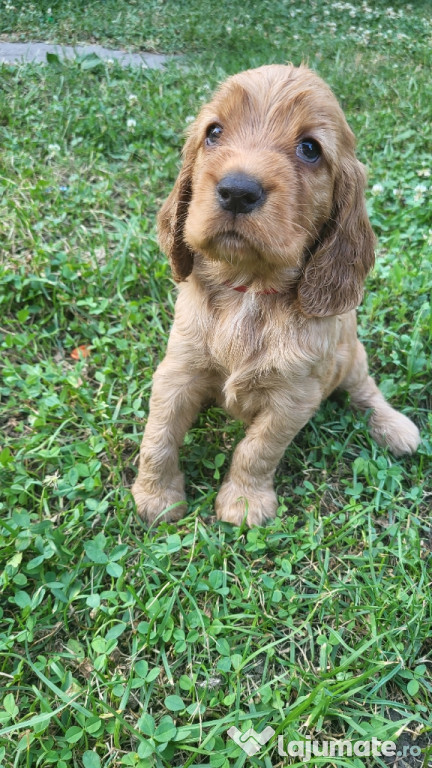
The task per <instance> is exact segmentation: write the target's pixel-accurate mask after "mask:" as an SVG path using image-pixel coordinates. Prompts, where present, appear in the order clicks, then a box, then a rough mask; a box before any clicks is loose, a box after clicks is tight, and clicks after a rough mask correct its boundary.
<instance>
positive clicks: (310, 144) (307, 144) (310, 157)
mask: <svg viewBox="0 0 432 768" xmlns="http://www.w3.org/2000/svg"><path fill="white" fill-rule="evenodd" d="M296 155H297V157H299V158H300V160H305V161H306V163H316V162H317V161H318V160H319V159H320V157H321V147H320V145H319V144H318V142H317V141H315V139H303V141H301V142H300V144H297V148H296Z"/></svg>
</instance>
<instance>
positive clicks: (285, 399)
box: [132, 65, 420, 526]
mask: <svg viewBox="0 0 432 768" xmlns="http://www.w3.org/2000/svg"><path fill="white" fill-rule="evenodd" d="M354 146H355V140H354V136H353V134H352V132H351V130H350V128H349V127H348V125H347V122H346V120H345V118H344V115H343V112H342V110H341V108H340V107H339V104H338V102H337V100H336V98H335V97H334V95H333V94H332V92H331V91H330V89H329V88H328V87H327V86H326V85H325V83H324V82H323V81H322V80H321V79H320V78H319V77H318V76H317V75H316V74H315V73H314V72H312V71H310V70H309V69H307V68H306V67H299V68H296V67H292V66H279V65H274V66H273V65H272V66H264V67H260V68H259V69H253V70H248V71H246V72H241V73H240V74H237V75H235V76H234V77H230V78H229V79H228V80H227V81H226V82H225V83H224V84H223V85H222V86H221V88H220V89H219V90H218V91H217V93H216V95H215V96H214V98H213V100H212V101H211V102H210V103H209V104H207V105H206V106H204V107H203V108H202V110H201V112H200V114H199V115H198V118H197V119H196V120H195V122H194V123H193V125H192V126H191V128H190V130H189V135H188V138H187V141H186V145H185V147H184V152H183V165H182V168H181V170H180V173H179V175H178V178H177V181H176V182H175V185H174V188H173V190H172V192H171V194H170V195H169V197H168V199H167V200H166V202H165V204H164V205H163V207H162V210H161V211H160V214H159V218H158V224H159V237H160V243H161V246H162V248H163V249H164V251H165V252H166V253H167V255H168V256H169V259H170V261H171V267H172V272H173V275H174V278H175V280H176V281H177V282H179V283H180V289H179V295H178V299H177V303H176V310H175V318H174V324H173V327H172V331H171V335H170V338H169V342H168V349H167V353H166V357H165V359H164V360H163V362H162V363H161V364H160V365H159V367H158V369H157V371H156V373H155V375H154V380H153V391H152V396H151V400H150V413H149V417H148V421H147V426H146V429H145V433H144V438H143V441H142V445H141V453H140V464H139V472H138V476H137V479H136V482H135V483H134V485H133V488H132V492H133V495H134V497H135V501H136V504H137V508H138V512H139V514H140V515H141V517H143V518H144V519H145V520H147V521H148V523H153V522H154V521H155V520H156V519H157V520H161V519H165V520H177V519H179V518H180V517H182V516H183V515H184V514H185V511H186V502H185V491H184V479H183V475H182V474H181V472H180V470H179V465H178V450H179V446H180V445H181V444H182V442H183V439H184V436H185V433H186V431H187V429H188V428H189V427H190V426H191V424H192V423H193V421H194V419H195V417H196V416H197V413H198V412H199V410H200V409H201V408H202V407H203V405H204V404H205V403H207V402H209V401H215V402H216V403H218V404H220V405H222V406H223V407H224V408H225V409H226V410H227V411H228V413H229V414H231V415H232V416H233V417H234V418H236V419H241V420H242V421H243V422H244V423H245V424H246V425H247V430H246V436H245V437H244V438H243V440H241V442H240V443H239V444H238V446H237V448H236V450H235V452H234V456H233V459H232V464H231V468H230V470H229V472H228V474H227V476H226V477H225V479H224V481H223V483H222V487H221V488H220V490H219V493H218V496H217V499H216V513H217V517H218V518H219V519H220V520H225V521H228V522H230V523H234V524H236V525H238V524H240V523H241V522H242V520H243V519H246V521H247V524H248V525H250V526H251V525H261V524H262V523H264V522H265V520H267V519H268V518H272V517H274V515H275V513H276V509H277V498H276V494H275V491H274V488H273V476H274V473H275V470H276V467H277V464H278V462H279V461H280V459H281V458H282V456H283V454H284V451H285V450H286V448H287V446H288V445H289V443H290V442H291V440H293V438H294V437H295V435H296V434H297V432H298V431H299V430H300V429H301V428H302V427H303V426H304V425H305V424H306V423H307V422H308V420H309V419H310V418H311V416H312V415H313V414H314V412H315V411H316V410H317V408H318V407H319V405H320V403H321V401H322V400H323V398H326V397H327V396H328V395H329V394H330V393H331V392H332V391H333V390H334V389H335V388H337V387H338V388H341V389H344V390H347V391H348V392H349V394H350V397H351V402H352V404H353V405H354V406H356V407H357V408H360V410H362V411H365V410H367V409H370V410H371V417H370V431H371V434H372V435H373V437H374V439H375V440H376V441H377V442H378V443H379V444H380V445H383V446H387V447H388V448H389V449H390V450H391V451H392V452H393V453H394V454H395V455H396V456H399V455H402V454H404V453H412V452H413V451H415V450H416V448H417V446H418V444H419V440H420V438H419V432H418V430H417V427H416V426H415V425H414V424H413V423H412V422H411V421H410V420H409V419H408V418H407V417H406V416H403V415H402V414H401V413H398V412H397V411H395V410H394V409H393V408H391V406H390V405H389V404H388V403H387V402H386V400H385V399H384V397H383V396H382V394H381V393H380V391H379V389H378V388H377V386H376V384H375V382H374V381H373V379H372V378H371V377H370V376H369V375H368V366H367V359H366V353H365V350H364V348H363V346H362V344H361V343H360V341H359V340H358V339H357V333H356V314H355V308H356V307H357V306H358V304H359V303H360V301H361V299H362V294H363V282H364V280H365V277H366V275H367V273H368V272H369V270H370V269H371V267H372V266H373V263H374V236H373V233H372V229H371V226H370V223H369V221H368V217H367V213H366V208H365V202H364V187H365V173H364V169H363V166H362V165H361V163H360V162H359V161H358V160H357V159H356V157H355V154H354Z"/></svg>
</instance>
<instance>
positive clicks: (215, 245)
mask: <svg viewBox="0 0 432 768" xmlns="http://www.w3.org/2000/svg"><path fill="white" fill-rule="evenodd" d="M210 248H211V250H212V251H213V252H214V253H215V254H217V255H218V256H220V257H222V258H225V257H230V258H232V257H236V256H237V257H241V256H242V255H245V254H248V255H250V256H252V255H257V249H256V245H255V244H254V243H253V241H251V240H249V238H248V237H246V236H245V235H244V234H243V233H242V232H239V231H238V230H236V229H227V230H224V231H222V232H216V233H215V234H214V235H213V236H212V238H211V243H210Z"/></svg>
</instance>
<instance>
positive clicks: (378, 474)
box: [0, 0, 432, 768]
mask: <svg viewBox="0 0 432 768" xmlns="http://www.w3.org/2000/svg"><path fill="white" fill-rule="evenodd" d="M431 36H432V11H431V7H430V4H429V2H427V0H425V1H424V2H421V1H420V0H419V1H418V2H412V3H411V5H407V4H406V3H404V2H394V3H393V5H392V7H389V6H388V4H387V3H386V2H384V1H383V0H375V2H373V3H372V2H370V4H368V3H366V2H364V3H362V4H360V3H354V2H353V3H349V2H330V0H315V2H312V1H311V2H303V3H298V2H294V0H274V1H272V2H270V1H269V0H264V1H263V2H255V3H254V2H244V0H232V2H228V1H227V0H219V3H213V2H212V3H210V2H206V1H204V2H203V0H201V1H200V0H185V1H184V2H182V3H180V2H178V0H177V2H174V0H165V1H164V0H149V1H147V0H135V2H125V0H115V2H114V0H106V2H102V0H99V2H84V1H83V0H80V1H79V2H72V0H51V1H50V2H49V1H48V0H39V1H38V2H37V1H36V0H35V1H34V2H33V4H30V3H27V2H24V1H23V0H0V39H3V40H30V39H33V40H51V41H55V42H63V43H73V42H75V43H77V42H86V41H87V42H89V41H91V42H94V41H97V42H99V43H102V44H104V45H107V46H111V47H123V48H125V49H129V50H144V49H147V50H157V51H159V52H161V53H163V52H166V53H177V54H181V57H180V58H176V59H175V60H174V61H173V62H172V63H171V64H170V65H169V66H168V67H167V68H166V69H165V71H163V72H160V71H151V70H142V69H139V70H137V69H128V70H122V69H120V68H119V67H118V66H117V65H114V64H111V63H102V62H98V61H97V60H95V59H81V60H78V61H76V62H74V63H68V64H64V65H63V64H61V62H60V61H56V60H52V61H51V62H50V63H49V64H48V65H47V66H45V67H37V66H30V65H26V66H5V65H0V145H1V154H0V281H1V290H0V304H1V319H0V345H1V350H2V353H1V357H0V368H1V379H0V393H1V401H0V420H1V421H0V423H1V445H0V472H1V491H2V493H1V496H0V508H1V523H0V564H1V571H0V585H1V587H0V589H1V591H0V768H6V766H7V768H12V766H13V767H14V768H21V767H22V768H24V767H26V768H27V767H30V766H31V767H33V766H40V767H41V768H46V767H48V766H51V765H53V766H59V768H83V767H84V768H99V767H100V766H112V767H113V768H117V767H118V766H136V767H137V768H165V767H166V766H183V767H184V768H189V766H190V767H192V766H194V768H198V766H207V765H210V766H213V768H229V767H231V766H235V767H236V768H240V766H243V765H251V766H262V767H263V768H270V767H271V766H273V767H274V768H279V767H280V766H282V765H288V764H290V765H298V766H300V765H304V761H303V760H302V759H301V755H300V756H299V757H290V758H287V757H283V756H280V755H279V754H278V749H277V744H276V741H277V740H276V736H274V737H273V738H271V739H270V740H269V741H268V742H267V744H266V745H265V746H263V747H262V748H261V750H260V752H259V753H258V754H256V755H255V756H252V757H248V756H247V755H246V753H245V752H244V751H243V750H242V749H241V748H240V747H239V746H237V745H236V743H235V742H234V741H233V740H232V739H230V738H229V736H227V730H228V729H229V728H230V727H231V726H236V727H238V728H239V729H241V730H242V731H246V730H247V729H248V728H249V727H253V728H255V729H256V730H257V731H258V732H261V731H262V730H263V729H264V728H266V727H267V726H271V727H272V728H273V729H274V730H275V732H276V735H280V736H282V735H283V743H284V744H286V742H288V741H290V740H293V741H299V740H300V741H301V740H303V741H304V740H305V739H306V737H311V738H312V739H315V740H317V741H319V742H322V740H324V739H328V738H333V739H346V740H349V741H350V742H355V741H358V740H370V739H372V737H374V738H376V739H379V740H381V741H385V740H393V741H396V742H397V744H398V748H399V749H401V750H402V751H403V750H404V749H405V752H406V753H407V754H406V756H405V758H404V759H403V760H402V759H401V760H400V761H399V762H398V766H399V768H405V766H410V767H412V768H414V767H415V766H419V767H420V766H422V765H423V766H427V765H428V764H430V762H431V761H432V724H431V711H432V641H431V637H432V598H431V582H432V578H431V552H432V530H431V517H430V508H431V498H432V481H431V466H432V462H431V457H432V444H431V438H430V427H431V423H432V420H431V416H430V406H431V388H430V382H431V358H432V355H431V351H432V321H431V304H430V288H431V269H432V219H431V214H430V210H431V188H432V187H431V184H432V181H431V174H432V165H431V156H430V147H431V138H432V135H431V134H432V130H431V121H430V109H431V107H430V104H431V87H430V64H431V61H430V58H431V57H430V46H431ZM288 60H291V61H293V62H294V63H295V64H299V63H300V62H301V61H306V62H308V63H309V65H310V66H311V67H313V68H314V69H316V70H317V71H318V73H319V74H320V75H321V76H323V77H324V78H325V79H326V80H327V81H328V82H329V84H330V85H331V86H332V88H333V89H334V91H335V92H336V94H337V96H338V98H339V99H340V102H341V104H342V106H343V108H344V110H345V112H346V115H347V117H348V120H349V123H350V125H351V126H352V128H353V130H354V131H355V133H356V135H357V137H358V156H359V158H360V159H361V160H362V161H363V162H364V163H365V164H366V166H367V168H368V172H369V187H368V209H369V213H370V218H371V221H372V223H373V226H374V229H375V232H376V234H377V237H378V247H377V257H378V258H377V265H376V268H375V269H374V272H373V273H372V275H371V276H370V277H369V278H368V281H367V286H366V291H365V299H364V302H363V305H362V307H361V308H360V310H359V319H360V326H361V328H360V334H361V337H362V340H363V342H364V343H365V345H366V348H367V351H368V354H369V358H370V366H371V369H372V370H373V372H374V375H375V376H376V378H377V380H378V381H379V383H380V386H381V388H382V390H383V391H384V392H385V393H386V395H387V396H388V397H389V398H390V399H391V402H392V404H393V405H394V406H396V407H397V408H399V409H401V410H402V411H403V412H404V413H406V414H407V415H409V416H410V417H411V418H413V419H414V420H415V421H416V423H417V424H418V425H419V427H420V428H421V431H422V437H423V443H422V445H421V448H420V449H419V451H418V453H417V454H416V455H415V456H413V457H408V458H403V459H395V458H394V457H393V456H392V455H391V454H389V453H387V452H386V451H385V450H383V449H381V448H379V447H378V446H377V445H376V444H374V443H373V441H372V440H371V439H370V438H369V435H368V432H367V428H366V418H363V417H360V416H359V415H358V414H355V413H353V412H351V411H350V410H349V409H348V408H347V407H346V406H347V403H346V402H345V399H344V398H338V399H332V400H331V401H329V402H327V403H325V404H324V405H323V406H322V408H321V409H320V411H319V413H318V414H317V415H316V417H315V418H314V419H313V421H312V422H311V423H310V424H309V425H308V426H307V427H306V428H305V429H304V430H303V431H302V432H301V434H300V435H299V436H298V437H297V439H296V440H295V442H294V443H293V444H292V445H291V446H290V448H289V449H288V451H287V453H286V455H285V458H284V460H283V462H282V463H281V466H280V468H279V470H278V473H277V492H278V497H279V501H280V508H279V512H278V516H277V518H276V520H275V521H274V522H273V523H271V524H270V525H268V526H267V528H255V529H252V530H247V529H237V528H232V527H231V526H229V525H227V524H220V523H218V522H216V521H215V518H214V513H213V502H214V498H215V495H216V491H217V489H218V487H219V485H220V482H221V477H222V476H223V473H224V472H225V471H226V469H227V467H228V465H229V460H230V454H231V453H232V449H233V446H234V445H235V443H236V442H237V441H238V440H239V438H240V436H241V434H242V427H241V425H240V424H238V423H235V422H233V421H231V420H229V419H228V418H227V417H226V415H225V414H224V413H222V411H220V410H218V409H216V408H212V409H210V410H209V411H207V412H206V413H203V414H202V415H201V416H200V418H199V420H198V422H197V423H196V425H195V426H194V428H193V429H192V430H191V431H190V432H189V433H188V436H187V438H186V441H185V446H184V448H183V451H182V462H183V467H184V469H185V472H186V478H187V492H188V498H189V500H190V513H189V515H188V517H186V518H184V520H182V521H181V523H179V524H176V525H173V524H170V525H167V524H164V525H161V526H160V527H159V528H158V529H157V530H152V531H150V532H149V531H148V530H147V529H146V528H145V526H144V525H143V524H142V523H141V522H140V521H139V519H137V517H136V514H135V510H134V505H133V501H132V497H131V494H130V491H129V488H130V485H131V482H132V481H133V478H134V477H135V474H136V464H137V454H138V449H139V443H140V440H141V436H142V430H143V423H144V420H145V418H146V414H147V408H148V399H149V392H150V386H151V376H152V372H153V370H154V368H155V366H156V365H157V362H158V361H159V360H160V359H161V358H162V356H163V354H164V349H165V346H166V340H167V334H168V332H169V328H170V324H171V321H172V316H173V306H174V301H175V286H174V284H173V282H172V280H171V277H170V271H169V268H168V265H167V262H166V260H165V258H164V256H163V255H162V254H161V253H160V251H159V249H158V245H157V240H156V230H155V216H156V212H157V210H158V208H159V206H160V204H161V202H162V200H163V199H164V198H165V197H166V195H167V194H168V192H169V190H170V187H171V185H172V183H173V180H174V178H175V176H176V172H177V169H178V165H179V153H180V149H181V146H182V142H183V136H184V130H185V127H186V126H187V124H188V121H190V119H191V116H193V115H194V114H196V112H197V110H198V109H199V107H200V104H201V103H202V102H203V101H205V100H206V99H207V98H208V96H209V94H210V93H211V91H212V89H213V88H214V86H215V85H216V84H217V83H218V82H219V81H220V80H222V79H224V78H225V77H226V75H227V74H230V73H233V72H235V71H237V70H240V69H243V68H246V67H249V66H257V65H260V64H263V63H268V62H286V61H288ZM409 751H410V754H408V752H409ZM308 764H309V765H316V766H329V765H332V766H338V768H339V767H341V768H342V767H344V768H361V766H364V765H366V766H385V765H390V764H391V761H389V758H388V757H384V756H382V757H380V756H375V757H360V756H356V755H354V756H352V757H347V756H340V757H333V758H328V757H313V758H311V760H310V761H309V762H308Z"/></svg>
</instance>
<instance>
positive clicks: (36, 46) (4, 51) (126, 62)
mask: <svg viewBox="0 0 432 768" xmlns="http://www.w3.org/2000/svg"><path fill="white" fill-rule="evenodd" d="M47 53H55V54H57V56H58V57H59V58H61V59H73V58H75V57H76V56H86V55H88V54H90V53H93V54H96V56H99V58H101V59H113V60H116V61H118V62H119V64H120V66H122V67H128V66H132V67H149V68H151V69H160V68H161V67H163V65H164V64H165V62H166V61H168V59H170V58H172V57H170V56H164V55H163V54H161V53H127V52H126V51H114V50H111V49H110V48H103V47H102V46H101V45H74V46H71V45H54V44H50V43H3V42H0V64H1V63H8V64H14V63H15V64H23V63H30V62H34V63H38V64H46V62H47V58H46V55H47Z"/></svg>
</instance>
